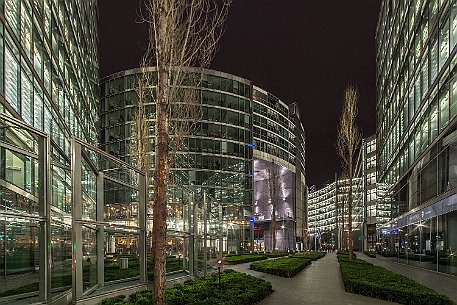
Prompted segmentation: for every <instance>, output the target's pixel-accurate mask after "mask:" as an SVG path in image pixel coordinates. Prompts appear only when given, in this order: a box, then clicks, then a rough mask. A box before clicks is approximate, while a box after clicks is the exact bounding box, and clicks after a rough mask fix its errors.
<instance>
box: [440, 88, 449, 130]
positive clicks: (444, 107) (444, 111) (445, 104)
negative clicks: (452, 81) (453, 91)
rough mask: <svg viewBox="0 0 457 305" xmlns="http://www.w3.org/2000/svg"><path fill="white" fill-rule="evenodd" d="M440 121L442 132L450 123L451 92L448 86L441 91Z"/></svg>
mask: <svg viewBox="0 0 457 305" xmlns="http://www.w3.org/2000/svg"><path fill="white" fill-rule="evenodd" d="M439 98H440V100H439V104H440V119H439V125H440V131H441V130H443V129H444V127H446V125H447V124H448V122H449V92H448V88H447V86H444V88H442V89H440V97H439Z"/></svg>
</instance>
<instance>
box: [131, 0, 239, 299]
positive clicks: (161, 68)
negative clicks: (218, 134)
mask: <svg viewBox="0 0 457 305" xmlns="http://www.w3.org/2000/svg"><path fill="white" fill-rule="evenodd" d="M230 3H231V0H144V2H143V3H142V5H141V7H142V8H143V9H142V12H141V18H142V22H144V23H145V24H146V25H147V27H148V31H149V43H148V47H147V50H146V53H145V56H144V60H143V62H142V67H143V68H146V67H155V73H156V74H155V75H156V80H155V84H154V85H155V94H154V96H155V107H156V111H155V119H156V121H155V130H154V132H155V139H156V143H155V166H154V171H155V172H154V204H153V255H152V257H153V265H154V301H155V304H156V305H162V304H165V303H166V300H165V262H166V233H167V223H166V219H167V191H168V188H169V174H170V165H171V163H174V162H175V161H176V151H177V150H178V149H179V147H180V145H181V144H182V143H183V139H184V137H185V136H186V135H187V134H188V132H190V131H191V130H192V129H193V128H194V127H193V126H195V125H194V124H188V123H186V119H188V118H195V117H192V114H190V115H189V116H188V117H186V116H184V117H183V116H182V114H183V113H184V110H183V111H179V110H177V108H181V109H186V108H187V107H190V108H192V107H194V106H195V94H192V93H191V94H189V93H186V92H187V91H186V90H184V91H183V90H182V89H183V87H184V86H187V85H188V82H189V80H190V79H192V73H187V72H186V69H185V67H188V66H195V67H207V66H208V65H209V63H210V61H211V60H212V58H213V56H214V53H215V50H216V46H217V43H218V41H219V39H220V37H221V36H222V32H223V25H224V22H225V20H226V17H227V13H228V7H229V5H230ZM144 74H145V76H144V82H145V83H148V84H147V86H152V84H151V83H150V76H148V74H149V73H147V71H145V72H144ZM197 79H198V81H199V80H200V78H198V77H197ZM190 81H192V80H190ZM192 105H194V106H192ZM190 112H191V113H192V112H193V111H190ZM178 113H180V114H181V116H180V115H179V114H178ZM193 113H195V112H193ZM191 121H192V120H191ZM193 121H195V120H193ZM171 134H173V136H170V135H171ZM139 153H142V152H141V151H140V152H139ZM170 161H171V163H170ZM172 166H173V165H172ZM173 180H174V179H173Z"/></svg>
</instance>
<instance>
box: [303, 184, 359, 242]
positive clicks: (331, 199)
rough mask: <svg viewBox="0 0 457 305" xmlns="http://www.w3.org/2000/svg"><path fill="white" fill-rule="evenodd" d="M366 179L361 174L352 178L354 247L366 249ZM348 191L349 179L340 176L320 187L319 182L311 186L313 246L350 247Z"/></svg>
mask: <svg viewBox="0 0 457 305" xmlns="http://www.w3.org/2000/svg"><path fill="white" fill-rule="evenodd" d="M362 181H363V180H362V178H361V177H354V178H353V181H352V192H353V202H352V230H353V234H354V249H362V234H363V232H362V230H363V216H364V214H363V213H364V209H363V188H362ZM348 195H349V180H348V179H341V178H338V179H336V181H333V182H331V183H329V184H327V185H326V186H324V187H322V188H320V189H317V188H316V187H315V186H312V187H310V189H309V193H308V223H309V225H308V233H309V240H308V243H309V248H311V249H315V248H316V247H317V248H318V249H319V248H335V249H338V248H346V247H347V245H348V230H349V224H348ZM343 215H344V216H343ZM343 224H344V225H343Z"/></svg>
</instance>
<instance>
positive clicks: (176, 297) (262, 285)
mask: <svg viewBox="0 0 457 305" xmlns="http://www.w3.org/2000/svg"><path fill="white" fill-rule="evenodd" d="M272 291H273V290H272V288H271V284H270V283H269V282H267V281H264V280H262V279H259V278H256V277H253V276H250V275H247V274H244V273H240V272H236V271H233V270H225V271H224V272H223V273H222V274H221V288H219V284H218V274H217V273H213V274H212V275H209V276H206V277H203V278H200V279H198V280H196V281H190V282H187V283H184V284H180V285H176V286H175V287H173V288H171V289H168V290H167V304H169V305H180V304H202V305H203V304H207V305H212V304H214V305H217V304H220V305H223V304H227V305H228V304H230V305H232V304H233V305H244V304H255V303H257V302H259V301H261V300H263V299H264V298H265V297H266V296H267V295H269V294H270V293H271V292H272Z"/></svg>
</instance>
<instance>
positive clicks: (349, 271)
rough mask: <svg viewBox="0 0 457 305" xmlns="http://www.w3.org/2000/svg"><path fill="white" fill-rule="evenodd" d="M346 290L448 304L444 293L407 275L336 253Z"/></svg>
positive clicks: (423, 304)
mask: <svg viewBox="0 0 457 305" xmlns="http://www.w3.org/2000/svg"><path fill="white" fill-rule="evenodd" d="M338 261H339V262H340V268H341V274H342V276H343V282H344V287H345V289H346V291H348V292H352V293H357V294H362V295H366V296H369V297H373V298H378V299H383V300H387V301H392V302H396V303H400V304H414V305H450V304H453V302H452V301H451V300H450V299H449V298H448V297H446V296H443V295H440V294H438V293H436V292H435V291H434V290H432V289H430V288H427V287H425V286H423V285H421V284H419V283H417V282H415V281H413V280H411V279H409V278H407V277H404V276H402V275H399V274H396V273H394V272H392V271H389V270H387V269H384V268H382V267H379V266H374V265H373V264H370V263H368V262H366V261H362V260H359V259H353V260H349V259H347V258H346V257H345V256H344V255H338Z"/></svg>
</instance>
